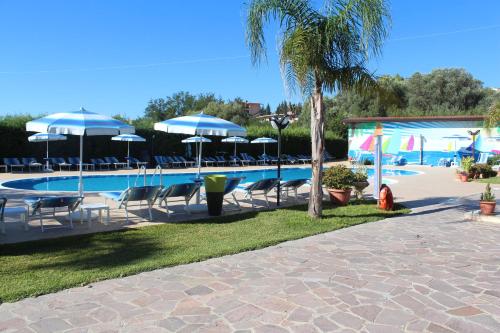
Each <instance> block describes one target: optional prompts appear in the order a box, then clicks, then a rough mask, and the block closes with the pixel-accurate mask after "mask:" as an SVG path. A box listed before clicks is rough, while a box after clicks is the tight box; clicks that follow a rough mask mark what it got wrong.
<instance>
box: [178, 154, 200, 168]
mask: <svg viewBox="0 0 500 333" xmlns="http://www.w3.org/2000/svg"><path fill="white" fill-rule="evenodd" d="M176 158H177V161H179V162H181V163H184V166H185V167H186V168H190V167H191V168H192V167H194V165H195V162H194V161H188V160H186V159H185V158H184V156H176Z"/></svg>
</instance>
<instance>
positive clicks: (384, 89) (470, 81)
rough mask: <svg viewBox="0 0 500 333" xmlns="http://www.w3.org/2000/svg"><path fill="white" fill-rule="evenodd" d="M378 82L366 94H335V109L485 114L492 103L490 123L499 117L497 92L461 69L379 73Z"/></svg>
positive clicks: (375, 113)
mask: <svg viewBox="0 0 500 333" xmlns="http://www.w3.org/2000/svg"><path fill="white" fill-rule="evenodd" d="M377 82H378V89H377V90H371V91H368V92H366V93H365V94H359V93H357V92H355V91H347V92H341V93H340V94H338V95H337V96H336V97H335V99H334V100H335V109H336V111H335V112H337V114H339V115H342V116H343V117H345V118H347V117H386V116H403V117H404V116H435V115H459V114H464V115H472V114H485V113H486V111H487V109H488V107H489V106H490V105H491V111H490V112H491V113H492V119H493V122H492V127H495V126H496V125H497V123H498V119H499V117H500V115H499V114H498V112H500V111H495V110H496V109H497V108H500V93H497V92H495V91H493V90H492V89H488V88H485V87H483V85H482V83H481V81H479V80H477V79H475V78H474V77H473V76H472V75H471V74H470V73H468V72H466V71H465V70H463V69H455V68H444V69H436V70H433V71H432V72H431V73H429V74H421V73H415V74H413V75H412V76H411V77H410V78H408V79H404V78H402V77H401V76H399V75H396V76H382V77H380V78H379V79H378V80H377ZM496 103H498V104H496ZM495 105H498V106H495ZM327 112H329V110H328V109H327ZM495 112H497V113H496V114H497V116H496V118H495V116H493V114H495Z"/></svg>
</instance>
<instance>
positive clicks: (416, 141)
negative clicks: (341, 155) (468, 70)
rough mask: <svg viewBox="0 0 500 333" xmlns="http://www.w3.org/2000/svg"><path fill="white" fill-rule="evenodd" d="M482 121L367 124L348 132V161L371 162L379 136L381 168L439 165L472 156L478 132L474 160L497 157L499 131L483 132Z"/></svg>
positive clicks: (497, 128)
mask: <svg viewBox="0 0 500 333" xmlns="http://www.w3.org/2000/svg"><path fill="white" fill-rule="evenodd" d="M482 125H483V122H482V121H421V122H420V121H415V122H382V123H380V122H377V123H376V122H370V123H358V124H352V125H351V127H350V128H349V157H350V158H354V159H358V160H360V159H373V149H374V144H375V135H377V133H379V132H382V134H383V141H382V151H383V154H384V158H383V164H392V163H393V162H394V161H395V160H397V159H402V158H404V159H406V161H407V163H408V164H420V162H421V159H422V162H423V164H427V165H438V164H440V163H443V161H447V162H448V163H449V162H451V161H453V160H458V161H459V160H460V159H461V158H462V157H464V156H471V155H472V136H471V135H470V134H468V131H473V132H475V131H477V130H479V131H480V132H479V134H478V135H477V136H476V141H475V157H476V159H478V158H479V157H480V153H482V152H483V153H491V154H500V127H496V128H492V129H489V130H486V129H484V128H483V127H482Z"/></svg>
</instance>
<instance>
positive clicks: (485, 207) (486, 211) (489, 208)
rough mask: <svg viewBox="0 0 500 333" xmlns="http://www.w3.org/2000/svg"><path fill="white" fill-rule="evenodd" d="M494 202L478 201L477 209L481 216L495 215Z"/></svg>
mask: <svg viewBox="0 0 500 333" xmlns="http://www.w3.org/2000/svg"><path fill="white" fill-rule="evenodd" d="M496 205H497V203H496V201H479V209H480V210H481V214H483V215H493V214H494V213H495V206H496Z"/></svg>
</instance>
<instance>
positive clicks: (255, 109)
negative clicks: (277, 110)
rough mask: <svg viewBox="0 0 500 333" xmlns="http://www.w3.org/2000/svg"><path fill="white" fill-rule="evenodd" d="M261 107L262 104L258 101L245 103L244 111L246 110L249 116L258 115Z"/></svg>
mask: <svg viewBox="0 0 500 333" xmlns="http://www.w3.org/2000/svg"><path fill="white" fill-rule="evenodd" d="M261 108H262V104H260V103H251V102H246V103H245V111H246V112H248V113H249V114H250V115H251V116H258V115H259V113H260V109H261Z"/></svg>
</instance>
